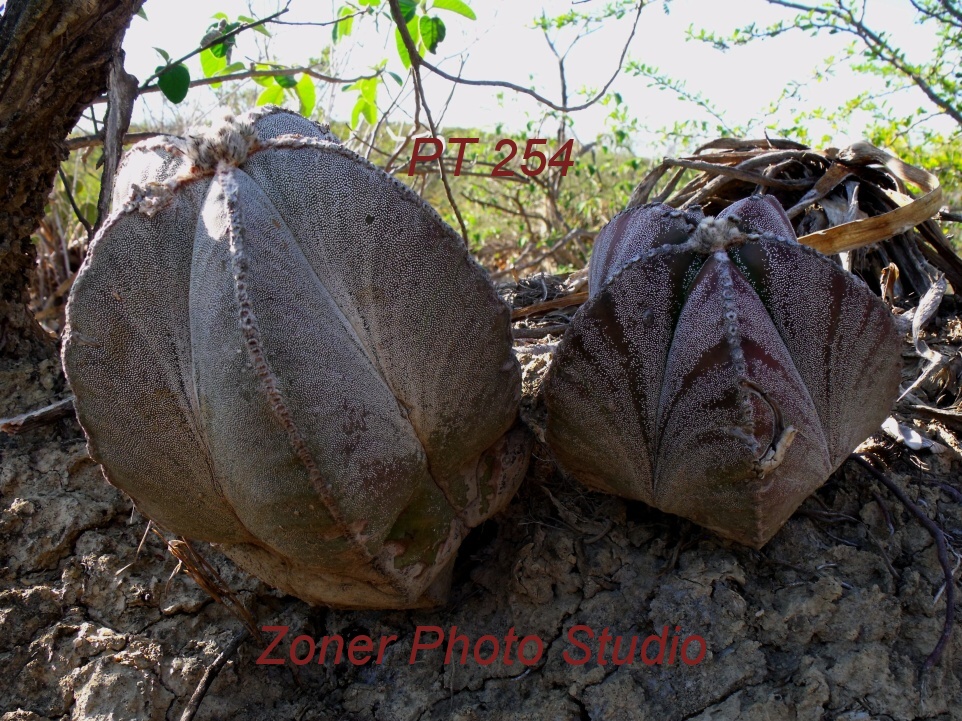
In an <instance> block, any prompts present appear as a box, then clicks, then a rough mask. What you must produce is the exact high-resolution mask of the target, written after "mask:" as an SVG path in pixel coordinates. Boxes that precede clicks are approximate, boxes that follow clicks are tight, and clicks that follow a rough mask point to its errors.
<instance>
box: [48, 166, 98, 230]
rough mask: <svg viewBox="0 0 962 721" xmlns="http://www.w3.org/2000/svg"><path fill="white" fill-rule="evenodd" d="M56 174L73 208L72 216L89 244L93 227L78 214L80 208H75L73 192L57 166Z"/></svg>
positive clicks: (64, 175) (65, 176) (60, 168)
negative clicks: (85, 235) (85, 233)
mask: <svg viewBox="0 0 962 721" xmlns="http://www.w3.org/2000/svg"><path fill="white" fill-rule="evenodd" d="M57 173H59V175H60V181H61V182H62V183H63V189H64V191H65V192H66V193H67V200H69V201H70V207H71V208H73V213H74V215H76V216H77V220H79V221H80V224H81V225H82V226H83V227H84V230H86V231H87V240H88V242H89V241H90V240H91V237H92V236H93V232H94V229H93V226H92V225H90V221H89V220H87V219H86V218H85V217H84V214H83V213H81V212H80V208H79V207H77V201H76V200H74V197H73V192H72V191H71V190H70V183H68V182H67V174H66V173H64V172H63V168H62V167H60V166H59V165H58V166H57Z"/></svg>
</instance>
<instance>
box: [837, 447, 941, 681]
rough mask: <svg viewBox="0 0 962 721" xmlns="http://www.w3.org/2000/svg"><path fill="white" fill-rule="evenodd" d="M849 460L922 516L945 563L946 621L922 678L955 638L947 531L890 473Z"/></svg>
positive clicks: (855, 456)
mask: <svg viewBox="0 0 962 721" xmlns="http://www.w3.org/2000/svg"><path fill="white" fill-rule="evenodd" d="M849 460H852V461H855V462H856V463H858V464H859V465H860V466H862V468H864V469H865V470H867V471H868V472H869V473H870V474H871V475H872V477H873V478H875V480H877V481H878V482H879V483H881V484H882V485H883V486H885V487H886V488H887V489H888V490H889V491H890V492H891V493H892V495H894V496H895V497H896V498H898V499H899V501H900V502H901V503H902V505H903V506H905V507H906V508H907V509H908V510H909V511H911V512H912V514H913V515H914V516H915V517H916V518H918V519H919V522H920V523H921V524H922V525H923V526H925V530H926V531H928V532H929V535H930V536H932V540H933V541H935V548H936V552H937V553H938V557H939V565H940V566H942V572H943V573H944V574H945V622H944V623H943V625H942V634H941V635H940V636H939V641H938V643H937V644H935V648H934V649H932V653H930V654H929V656H928V658H926V659H925V663H923V664H922V667H921V668H920V669H919V677H920V678H921V677H922V676H923V675H924V674H925V672H926V671H928V670H929V669H930V668H932V667H933V666H935V664H937V663H938V662H939V659H941V658H942V652H943V651H944V650H945V647H946V645H948V643H949V639H950V638H952V624H953V623H954V622H955V579H954V576H953V572H952V566H950V565H949V552H948V547H947V545H946V542H945V532H944V531H943V530H942V529H941V528H940V527H939V525H938V524H937V523H936V522H935V521H933V520H932V519H931V518H929V517H928V516H927V515H926V514H925V512H924V511H923V510H922V509H921V508H919V507H918V506H917V505H915V504H914V503H913V502H912V500H911V499H910V498H909V497H908V496H907V495H906V494H905V491H903V490H902V489H901V488H899V487H898V486H897V485H896V484H895V483H893V482H892V481H891V480H890V479H889V478H888V476H886V475H885V474H884V473H882V472H881V471H879V470H878V469H877V468H875V466H873V465H872V464H871V463H869V462H868V461H867V460H866V459H865V458H864V457H862V456H860V455H858V454H855V453H853V454H852V455H850V456H849Z"/></svg>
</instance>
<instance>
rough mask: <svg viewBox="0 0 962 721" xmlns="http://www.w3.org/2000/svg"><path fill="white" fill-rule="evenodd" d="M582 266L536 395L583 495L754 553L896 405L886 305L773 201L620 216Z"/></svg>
mask: <svg viewBox="0 0 962 721" xmlns="http://www.w3.org/2000/svg"><path fill="white" fill-rule="evenodd" d="M589 272H590V277H589V283H590V293H589V300H588V302H587V303H586V304H585V305H584V306H582V308H581V309H580V310H579V311H578V314H577V315H576V316H575V318H574V320H573V322H572V324H571V326H570V327H569V329H568V330H567V332H566V333H565V336H564V338H563V339H562V341H561V343H560V345H559V347H558V349H557V352H556V353H555V357H554V360H553V362H552V367H551V371H550V373H549V377H548V379H547V381H546V396H545V397H546V402H547V406H548V425H547V434H546V437H547V440H548V442H549V443H550V445H551V447H552V449H553V451H554V453H555V455H556V457H557V458H558V460H559V461H560V463H561V464H562V466H563V467H564V468H565V469H567V470H568V471H569V472H570V473H571V474H572V475H574V476H575V477H576V478H578V479H579V480H581V481H582V482H584V483H585V484H587V485H588V486H590V487H592V488H595V489H598V490H602V491H607V492H609V493H614V494H617V495H619V496H624V497H626V498H632V499H636V500H641V501H644V502H645V503H648V504H650V505H652V506H655V507H657V508H659V509H661V510H663V511H668V512H670V513H674V514H677V515H679V516H683V517H685V518H688V519H691V520H692V521H695V522H696V523H699V524H701V525H703V526H705V527H707V528H710V529H712V530H714V531H716V532H717V533H719V534H721V535H722V536H726V537H728V538H731V539H734V540H736V541H739V542H741V543H744V544H747V545H749V546H753V547H755V548H760V547H761V546H762V545H764V544H765V543H766V542H767V541H768V540H769V539H770V538H771V537H772V536H773V535H774V534H775V532H776V531H777V530H778V529H779V528H780V527H781V526H782V525H783V524H784V523H785V521H786V520H787V519H788V518H789V516H790V515H791V514H792V512H793V511H794V510H795V509H796V508H797V507H798V505H799V504H800V503H801V502H802V501H803V500H804V499H805V498H806V497H807V496H808V495H809V494H811V493H812V492H813V491H814V490H815V489H816V488H818V487H819V486H820V485H821V484H822V483H824V482H825V480H826V479H827V478H828V477H829V475H831V473H832V472H833V471H834V470H835V469H836V468H838V466H839V465H841V463H842V462H843V461H844V460H845V458H846V457H847V456H848V455H849V453H851V451H852V450H853V449H854V448H855V447H856V446H857V445H858V444H859V443H860V442H861V441H863V440H864V439H865V438H866V437H868V436H869V435H871V434H872V433H873V432H874V431H875V430H876V429H877V428H878V427H879V425H880V424H881V423H882V421H883V420H884V419H885V417H886V415H887V414H888V413H889V411H890V408H891V406H892V403H893V402H894V400H895V396H896V394H897V392H898V383H899V373H900V355H899V342H900V339H899V334H898V333H897V331H896V326H895V323H894V322H893V320H892V317H891V314H890V313H889V311H888V309H887V308H886V307H885V305H884V304H883V303H882V302H881V301H880V300H879V299H878V298H877V297H876V296H875V295H874V294H873V293H872V292H871V291H870V290H869V288H868V287H867V286H866V285H865V284H864V283H862V282H861V281H860V280H859V279H857V278H856V277H854V276H853V275H851V274H850V273H847V272H846V271H845V270H843V269H842V268H840V267H839V266H838V265H836V264H835V263H833V262H832V261H831V260H829V259H828V258H826V257H824V256H822V255H820V254H819V253H817V252H816V251H814V250H812V249H810V248H807V247H805V246H802V245H800V244H799V243H798V242H797V240H796V238H795V233H794V230H793V228H792V225H791V223H790V222H789V220H788V217H787V216H786V215H785V213H784V211H783V210H782V208H781V206H780V205H779V204H778V201H777V200H775V199H774V198H772V197H770V196H752V197H750V198H746V199H744V200H741V201H739V202H737V203H734V204H733V205H731V206H729V208H727V209H726V210H725V211H724V212H723V213H721V214H720V215H719V216H718V217H717V218H705V217H704V216H702V214H701V212H700V211H698V210H692V211H687V212H683V211H679V210H675V209H673V208H670V207H668V206H666V205H647V206H641V207H635V208H631V209H629V210H626V211H624V212H623V213H621V214H620V215H618V216H616V217H615V218H614V219H613V220H612V221H611V223H609V224H608V225H607V226H606V227H605V228H604V229H603V230H602V232H601V233H600V235H599V236H598V239H597V241H596V243H595V249H594V252H593V255H592V258H591V264H590V271H589Z"/></svg>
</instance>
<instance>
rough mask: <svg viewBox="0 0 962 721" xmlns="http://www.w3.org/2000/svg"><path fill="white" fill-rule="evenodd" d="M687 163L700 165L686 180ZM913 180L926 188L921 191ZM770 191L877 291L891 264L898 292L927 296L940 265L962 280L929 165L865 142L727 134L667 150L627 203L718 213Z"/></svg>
mask: <svg viewBox="0 0 962 721" xmlns="http://www.w3.org/2000/svg"><path fill="white" fill-rule="evenodd" d="M690 170H696V171H699V172H698V174H697V175H696V176H695V177H694V178H691V179H690V180H689V181H688V182H687V183H685V184H684V185H682V186H681V187H679V185H680V184H681V181H682V180H683V179H684V178H685V177H686V174H687V175H688V176H690V172H687V171H690ZM909 186H914V187H916V188H918V189H919V190H921V191H922V192H921V194H920V195H919V196H918V197H913V196H912V195H911V194H910V191H909ZM757 193H764V194H770V195H774V196H775V197H776V198H777V199H778V201H779V203H780V204H781V205H782V207H783V208H785V209H786V213H787V215H788V217H789V218H790V219H791V221H792V224H793V225H794V228H795V232H796V234H797V235H798V238H799V241H800V242H802V243H804V244H806V245H809V246H811V247H813V248H815V249H817V250H819V251H821V252H822V253H826V254H834V253H845V252H848V253H850V255H849V256H848V257H846V258H843V260H844V264H845V266H846V267H847V268H848V269H849V270H851V271H852V272H854V273H855V274H856V275H859V276H861V277H862V278H863V279H864V280H865V281H866V282H868V283H869V285H870V286H872V288H873V289H874V290H875V291H876V292H877V293H879V294H880V295H881V294H882V292H883V288H882V285H881V283H880V277H881V276H882V274H883V271H884V270H885V269H888V268H889V267H890V266H893V265H894V267H895V270H896V271H897V275H893V274H892V271H891V270H889V271H887V272H888V275H887V277H888V279H889V282H890V286H891V287H890V291H891V292H892V293H893V294H894V295H895V296H897V297H908V296H918V297H921V296H922V295H924V294H925V292H926V291H927V290H928V289H929V287H930V286H931V285H932V283H934V282H935V281H936V279H937V278H938V277H939V275H940V273H941V274H944V275H945V277H946V279H947V280H948V281H949V282H950V283H951V284H952V287H953V288H956V289H958V288H962V259H960V258H959V257H958V255H956V254H955V252H954V251H953V250H952V248H951V246H950V245H949V244H948V242H947V241H946V239H945V236H944V235H943V234H942V231H941V229H940V228H939V225H938V223H937V222H936V221H935V220H934V218H935V216H937V214H938V211H939V207H940V206H941V204H942V192H941V188H940V187H939V183H938V180H937V179H936V178H935V177H934V176H933V175H931V174H930V173H928V172H926V171H924V170H921V169H920V168H916V167H914V166H911V165H909V164H907V163H905V162H903V161H902V160H900V159H899V158H897V157H895V156H893V155H891V154H889V153H887V152H885V151H884V150H881V149H879V148H876V147H874V146H873V145H870V144H869V143H865V142H860V143H855V144H854V145H851V146H850V147H848V148H844V149H842V150H839V149H837V148H828V149H826V150H819V151H816V150H812V149H810V148H808V147H806V146H804V145H801V144H799V143H795V142H792V141H788V140H769V139H763V140H741V139H734V138H723V139H719V140H714V141H712V142H710V143H707V144H706V145H703V146H702V147H700V148H699V149H698V150H696V151H695V153H694V154H693V155H691V156H687V157H682V158H666V159H665V160H664V161H663V162H662V163H661V164H660V165H658V166H656V167H655V168H654V169H653V170H652V171H651V172H650V173H649V174H648V175H647V176H646V177H645V178H644V179H643V180H642V182H641V183H640V184H639V185H638V187H637V188H636V189H635V192H634V194H633V195H632V197H631V201H630V202H629V207H631V206H634V205H642V204H644V203H648V202H664V203H666V204H667V205H670V206H672V207H674V208H679V209H682V210H686V209H689V208H692V207H693V206H696V205H698V206H701V207H702V209H703V211H704V213H705V214H706V215H717V214H719V213H721V212H722V211H723V210H724V209H725V208H727V207H728V206H729V205H730V204H731V203H733V202H735V201H737V200H740V199H742V198H745V197H747V196H749V195H753V194H757Z"/></svg>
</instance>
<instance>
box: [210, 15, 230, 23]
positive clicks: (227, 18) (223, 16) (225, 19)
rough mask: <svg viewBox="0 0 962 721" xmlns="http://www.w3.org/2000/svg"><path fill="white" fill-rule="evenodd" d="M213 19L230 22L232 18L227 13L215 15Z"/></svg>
mask: <svg viewBox="0 0 962 721" xmlns="http://www.w3.org/2000/svg"><path fill="white" fill-rule="evenodd" d="M211 17H212V18H214V20H224V21H225V22H226V21H228V20H230V18H229V17H227V13H214V14H213V15H211Z"/></svg>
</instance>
